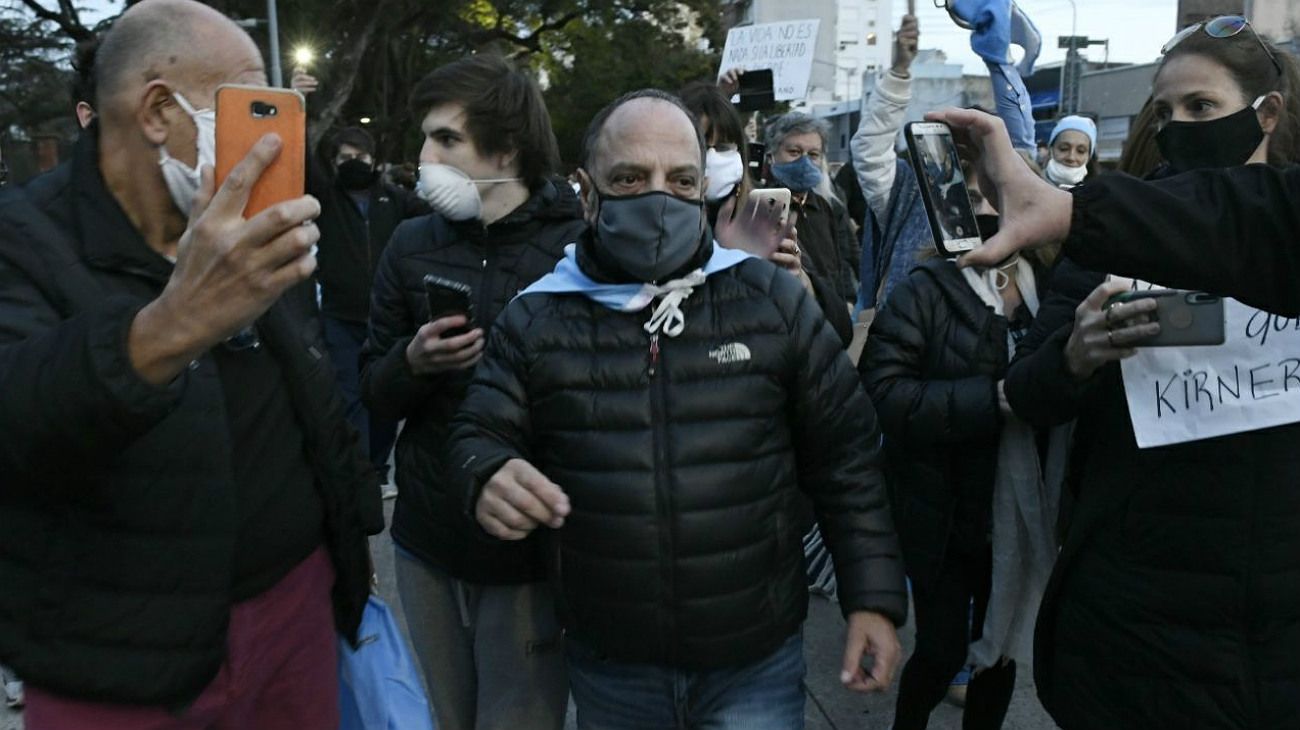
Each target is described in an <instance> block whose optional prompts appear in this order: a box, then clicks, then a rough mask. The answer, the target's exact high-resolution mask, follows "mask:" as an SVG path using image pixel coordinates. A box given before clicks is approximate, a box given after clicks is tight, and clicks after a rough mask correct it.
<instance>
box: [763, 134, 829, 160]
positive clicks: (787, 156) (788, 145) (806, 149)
mask: <svg viewBox="0 0 1300 730" xmlns="http://www.w3.org/2000/svg"><path fill="white" fill-rule="evenodd" d="M804 155H807V156H808V159H810V160H812V161H813V162H816V163H820V162H821V160H822V137H821V135H820V134H817V133H816V132H804V133H803V134H792V135H790V136H789V137H786V138H785V139H784V140H783V141H782V142H781V144H780V146H778V147H777V148H776V149H775V150H773V151H772V161H773V162H775V163H776V164H778V165H779V164H781V163H783V162H794V161H795V160H797V159H799V158H800V157H803V156H804Z"/></svg>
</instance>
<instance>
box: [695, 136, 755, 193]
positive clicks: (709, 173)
mask: <svg viewBox="0 0 1300 730" xmlns="http://www.w3.org/2000/svg"><path fill="white" fill-rule="evenodd" d="M704 176H705V177H707V178H708V179H709V187H708V188H707V189H706V190H705V191H704V199H705V200H709V201H714V200H721V199H722V198H724V197H726V195H727V194H728V193H730V192H731V191H732V190H734V189H735V187H736V186H737V185H739V184H740V181H741V179H742V178H744V176H745V162H744V160H742V159H741V157H740V152H739V151H737V150H728V151H726V152H718V151H717V150H715V149H713V148H712V147H710V148H709V151H708V153H707V154H705V157H704Z"/></svg>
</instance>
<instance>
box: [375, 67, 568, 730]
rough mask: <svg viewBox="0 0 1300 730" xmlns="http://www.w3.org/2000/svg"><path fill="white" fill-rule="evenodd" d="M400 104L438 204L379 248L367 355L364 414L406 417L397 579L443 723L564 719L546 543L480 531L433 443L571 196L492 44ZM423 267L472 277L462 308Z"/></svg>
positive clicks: (551, 250) (532, 273)
mask: <svg viewBox="0 0 1300 730" xmlns="http://www.w3.org/2000/svg"><path fill="white" fill-rule="evenodd" d="M411 106H412V109H413V111H414V112H415V114H416V118H417V119H419V120H421V129H422V131H423V133H424V137H425V142H424V147H423V149H421V151H420V183H419V186H418V190H419V194H420V196H421V197H423V198H424V199H425V200H427V201H428V202H429V203H430V204H431V205H432V206H433V208H434V211H435V212H434V213H433V214H431V215H427V216H424V217H421V218H417V219H415V220H411V221H407V222H406V223H403V224H402V225H401V226H400V227H399V228H398V229H397V232H396V233H395V234H394V235H393V239H392V241H391V242H390V243H389V245H388V248H387V249H386V250H385V251H384V254H383V258H382V260H381V262H380V265H379V272H378V275H377V276H376V279H375V286H374V296H373V298H372V301H371V308H370V335H369V339H368V341H367V342H366V345H365V348H364V351H363V355H362V360H363V364H364V365H363V373H362V395H363V398H364V399H365V402H366V405H367V406H368V407H369V408H370V409H371V413H373V414H375V415H378V416H383V417H388V418H393V419H400V418H405V419H406V426H405V428H404V429H403V430H402V433H401V437H400V438H399V440H398V443H397V484H398V487H399V493H398V498H397V507H396V511H395V514H394V517H393V525H392V535H393V541H394V542H395V543H396V546H397V583H398V590H399V592H400V594H401V597H402V604H403V606H404V607H405V609H406V616H407V620H408V623H409V625H410V630H411V639H412V643H413V644H414V647H415V650H416V654H417V655H418V656H419V658H420V661H421V664H422V665H423V667H424V673H425V677H426V678H427V680H428V682H429V694H430V698H431V700H432V702H433V706H434V709H435V711H436V713H437V716H438V725H439V727H441V728H444V729H447V730H458V729H464V730H473V729H474V728H477V729H478V730H495V729H503V730H504V729H508V728H519V727H529V728H556V729H557V730H558V728H560V727H561V726H562V725H563V722H564V711H565V706H566V702H567V697H568V683H567V681H566V678H565V672H564V661H563V657H562V655H561V652H560V631H559V627H558V625H557V622H556V619H555V610H554V606H553V603H552V599H551V594H550V591H549V587H548V586H547V585H546V583H545V582H544V581H543V576H544V571H543V561H542V553H541V546H540V544H539V543H538V542H537V541H535V540H532V541H524V542H517V543H510V544H506V543H502V542H498V541H495V540H491V539H489V538H488V537H487V536H486V535H485V534H483V532H482V530H481V529H480V528H479V527H478V525H476V524H475V523H474V521H473V520H472V519H471V518H470V517H469V516H468V515H467V514H466V512H465V510H464V508H463V495H462V494H461V491H460V489H459V488H458V487H457V486H455V480H454V478H453V476H452V468H451V467H452V464H451V462H450V461H449V460H448V458H447V455H446V453H445V447H446V441H447V435H448V432H449V429H450V421H451V417H452V415H453V414H454V413H455V412H456V409H457V408H458V407H459V406H460V403H461V401H462V400H463V399H464V396H465V389H466V387H467V386H468V384H469V380H470V375H471V373H472V372H473V369H474V366H475V365H476V364H477V363H478V361H479V359H480V358H481V357H482V353H483V343H484V342H485V333H487V332H489V331H490V328H491V327H492V326H493V321H494V320H495V319H496V317H497V314H498V313H499V312H500V311H501V310H502V309H503V308H504V307H505V305H506V303H507V302H509V301H510V300H511V299H512V298H514V296H515V294H516V293H517V292H518V291H519V290H521V289H523V288H525V287H527V286H528V285H529V284H531V283H532V282H533V281H534V280H536V279H538V278H539V277H541V276H542V275H544V274H546V273H548V272H549V271H550V270H551V269H552V268H553V267H554V266H555V263H556V261H558V260H559V259H560V258H561V257H562V256H563V252H564V247H565V245H566V244H568V243H571V242H573V241H576V240H577V239H578V238H579V236H580V233H581V231H582V229H583V227H584V224H583V222H582V220H581V212H580V207H579V204H578V201H577V198H576V197H575V196H574V194H573V191H572V189H570V188H569V186H568V185H567V184H566V183H565V182H564V181H563V180H562V179H558V178H554V177H552V175H553V174H554V173H555V171H556V169H557V166H558V162H557V160H558V153H557V147H556V142H555V136H554V134H553V133H552V131H551V124H550V118H549V116H548V113H547V111H546V106H545V104H544V103H543V101H542V96H541V92H540V91H539V90H538V88H537V85H536V83H535V82H534V81H533V80H532V79H531V78H529V77H528V76H527V75H525V74H524V73H522V72H520V71H518V70H515V69H514V68H512V67H511V66H510V65H509V64H508V63H507V62H506V61H505V60H504V59H502V58H500V57H498V56H494V55H490V54H479V55H476V56H471V57H468V58H465V59H462V60H460V61H456V62H454V63H451V64H448V65H446V66H443V67H441V68H439V69H437V70H435V71H434V72H433V73H431V74H430V75H429V76H427V77H426V78H425V79H424V80H422V81H421V82H420V83H419V84H418V85H417V86H416V88H415V91H414V93H413V94H412V98H411ZM430 274H432V275H434V276H436V277H439V278H441V279H444V280H449V281H451V282H454V283H455V284H459V285H464V286H467V287H469V289H470V291H471V294H470V299H471V304H472V306H471V311H469V312H461V313H452V314H450V315H448V314H447V313H445V312H436V313H435V312H430V307H429V302H428V298H427V297H426V290H425V284H424V279H425V276H426V275H430ZM431 314H436V315H437V318H434V317H431Z"/></svg>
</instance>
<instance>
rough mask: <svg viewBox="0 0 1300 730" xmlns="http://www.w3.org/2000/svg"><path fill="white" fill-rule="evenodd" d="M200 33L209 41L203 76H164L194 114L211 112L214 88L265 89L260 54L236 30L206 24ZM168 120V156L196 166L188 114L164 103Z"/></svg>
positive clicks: (171, 101) (195, 144) (195, 134)
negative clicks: (240, 86)
mask: <svg viewBox="0 0 1300 730" xmlns="http://www.w3.org/2000/svg"><path fill="white" fill-rule="evenodd" d="M206 25H210V26H211V27H206V28H204V29H203V30H202V31H200V32H201V33H203V34H204V35H205V37H207V38H208V39H209V42H208V43H206V44H205V45H206V47H205V48H204V49H203V53H204V54H205V55H204V56H202V58H204V59H206V60H205V64H204V65H205V66H206V70H207V74H206V75H201V74H195V73H184V74H181V75H179V76H177V77H175V78H167V77H166V76H164V77H163V78H162V79H161V82H162V83H164V84H165V85H166V86H167V87H168V88H170V90H171V91H172V92H173V93H177V92H179V93H180V95H181V96H183V97H185V100H186V101H188V102H189V103H190V105H191V106H193V107H194V108H195V109H196V110H202V109H212V108H214V107H215V106H216V103H217V98H216V94H217V87H218V86H220V85H222V84H245V85H249V86H266V84H267V81H266V69H265V67H263V65H262V54H261V52H260V51H259V50H258V49H257V46H256V45H255V44H254V43H253V40H252V39H251V38H249V37H248V34H247V33H244V32H243V31H242V30H240V29H239V28H238V27H235V26H234V25H230V24H228V23H220V22H211V23H206ZM166 114H167V117H168V119H169V120H170V124H169V132H168V135H167V153H168V154H170V155H171V156H172V157H175V158H176V159H178V160H180V161H181V162H184V163H185V164H186V165H189V166H190V167H194V166H196V165H197V164H198V142H197V138H198V128H197V127H196V126H195V124H194V121H193V119H191V118H190V116H189V114H188V113H186V111H185V110H184V109H182V108H181V106H180V104H177V103H176V102H175V100H174V99H169V100H168V102H167V103H166Z"/></svg>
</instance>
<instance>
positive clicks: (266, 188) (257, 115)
mask: <svg viewBox="0 0 1300 730" xmlns="http://www.w3.org/2000/svg"><path fill="white" fill-rule="evenodd" d="M216 111H217V165H216V183H217V186H218V187H220V186H221V184H222V183H223V182H225V180H226V178H227V177H229V175H230V171H231V170H232V169H234V167H235V165H237V164H239V161H240V160H242V159H244V157H245V156H247V155H248V153H249V151H250V150H251V149H252V148H253V145H255V144H257V142H258V140H260V139H262V137H264V136H266V135H267V134H269V133H272V132H274V133H275V134H277V135H279V137H280V142H281V144H280V155H279V157H277V158H276V159H275V161H274V162H272V163H271V165H270V167H268V168H266V170H265V171H264V172H263V173H262V176H261V177H260V178H259V179H258V181H257V182H256V183H255V184H254V185H253V189H252V190H251V191H250V192H249V195H248V205H247V206H246V207H245V208H244V217H245V218H251V217H253V216H255V215H257V214H258V213H260V212H262V211H263V210H266V209H267V208H269V207H271V206H273V205H275V204H276V203H282V202H284V201H286V200H293V199H294V198H298V197H301V196H302V194H303V191H304V188H305V186H306V159H305V158H306V151H307V104H306V101H305V100H304V99H303V96H302V94H299V93H298V92H297V91H293V90H292V89H276V88H272V87H266V86H242V85H238V84H225V85H222V86H220V87H218V88H217V104H216Z"/></svg>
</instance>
